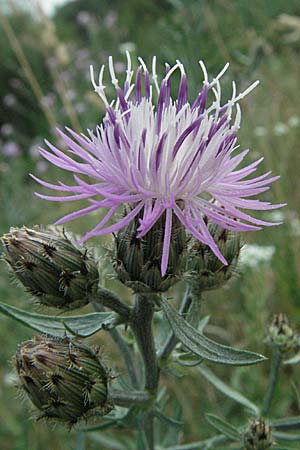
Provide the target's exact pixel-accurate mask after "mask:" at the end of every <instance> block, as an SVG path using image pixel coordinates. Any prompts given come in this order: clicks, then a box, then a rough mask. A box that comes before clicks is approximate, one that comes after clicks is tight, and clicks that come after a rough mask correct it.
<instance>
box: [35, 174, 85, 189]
mask: <svg viewBox="0 0 300 450" xmlns="http://www.w3.org/2000/svg"><path fill="white" fill-rule="evenodd" d="M29 176H30V177H31V178H33V179H34V180H35V181H36V182H37V183H39V184H41V185H42V186H44V187H46V188H48V189H52V190H53V191H61V192H79V193H82V188H81V187H80V186H67V185H66V184H64V183H62V182H59V183H60V184H59V185H57V184H52V183H47V182H46V181H44V180H42V179H41V178H38V177H36V176H35V175H33V174H32V173H30V174H29Z"/></svg>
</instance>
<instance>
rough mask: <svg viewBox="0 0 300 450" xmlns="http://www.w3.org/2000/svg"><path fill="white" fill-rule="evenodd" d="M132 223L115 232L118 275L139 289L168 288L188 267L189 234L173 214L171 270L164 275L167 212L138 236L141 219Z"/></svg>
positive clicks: (124, 281) (168, 269)
mask: <svg viewBox="0 0 300 450" xmlns="http://www.w3.org/2000/svg"><path fill="white" fill-rule="evenodd" d="M140 217H141V216H139V217H137V218H136V219H135V220H133V221H132V222H130V223H129V225H127V226H126V227H124V228H123V229H121V230H120V231H119V232H118V233H117V235H116V236H115V242H114V249H113V257H114V268H115V271H116V273H117V275H118V278H119V279H120V281H121V282H122V283H124V284H125V285H126V286H128V287H130V288H132V289H133V290H134V291H135V292H164V291H167V290H168V289H169V288H170V287H171V286H172V285H173V284H175V283H176V282H177V281H179V279H180V278H181V274H182V272H183V270H184V255H185V252H186V242H187V239H186V234H185V230H184V227H183V226H182V225H181V224H180V222H179V220H178V219H177V217H176V216H175V215H173V217H172V234H171V243H170V250H169V261H168V268H167V273H166V275H165V276H163V277H162V275H161V258H162V250H163V239H164V225H165V214H163V215H162V217H161V218H159V219H158V220H157V222H156V224H155V225H153V227H152V228H151V229H150V231H149V232H148V233H147V234H146V235H145V236H144V237H142V238H141V239H139V238H137V234H138V231H137V230H138V228H139V225H140V223H139V220H140Z"/></svg>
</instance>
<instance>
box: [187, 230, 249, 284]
mask: <svg viewBox="0 0 300 450" xmlns="http://www.w3.org/2000/svg"><path fill="white" fill-rule="evenodd" d="M208 229H209V232H210V234H211V235H212V237H213V238H214V241H215V243H216V245H217V246H218V248H219V249H220V251H221V253H222V255H223V256H224V257H225V258H226V260H227V262H228V265H227V266H225V265H224V264H223V263H222V262H221V261H220V260H219V258H217V256H216V255H215V254H214V253H213V252H212V250H211V249H210V248H209V247H208V246H207V245H205V244H203V243H202V242H200V241H198V240H196V239H195V238H192V239H191V241H190V244H189V249H188V255H189V256H188V263H187V269H188V271H189V276H188V281H189V282H191V283H192V284H193V285H194V287H196V288H198V289H199V290H201V291H206V290H210V289H217V288H219V287H221V286H223V285H224V284H225V283H227V281H228V280H229V279H230V278H231V277H232V275H233V274H234V271H235V269H236V266H237V263H238V258H239V254H240V250H241V240H240V235H239V234H238V233H235V232H233V231H229V230H225V229H223V228H221V227H219V226H218V225H216V224H214V223H209V224H208Z"/></svg>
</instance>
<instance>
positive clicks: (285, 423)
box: [270, 416, 300, 430]
mask: <svg viewBox="0 0 300 450" xmlns="http://www.w3.org/2000/svg"><path fill="white" fill-rule="evenodd" d="M270 425H271V427H272V428H275V429H276V430H300V416H292V417H286V418H285V419H276V420H272V421H271V422H270Z"/></svg>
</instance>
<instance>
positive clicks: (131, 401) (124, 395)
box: [109, 389, 151, 406]
mask: <svg viewBox="0 0 300 450" xmlns="http://www.w3.org/2000/svg"><path fill="white" fill-rule="evenodd" d="M109 397H110V398H111V399H112V400H113V402H114V403H115V405H119V406H130V405H144V404H146V403H147V402H149V400H151V397H150V395H149V394H148V392H145V391H122V390H119V389H111V390H110V391H109Z"/></svg>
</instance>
